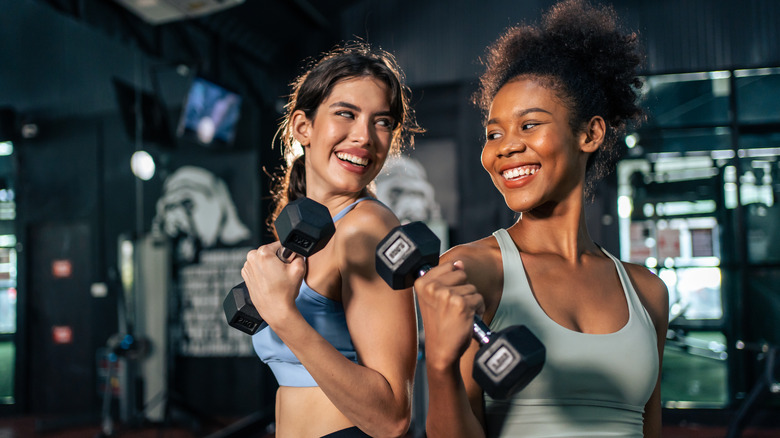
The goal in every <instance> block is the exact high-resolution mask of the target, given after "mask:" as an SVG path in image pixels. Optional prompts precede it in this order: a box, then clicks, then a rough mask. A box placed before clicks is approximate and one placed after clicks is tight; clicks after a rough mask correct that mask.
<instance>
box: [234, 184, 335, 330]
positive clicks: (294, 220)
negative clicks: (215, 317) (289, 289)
mask: <svg viewBox="0 0 780 438" xmlns="http://www.w3.org/2000/svg"><path fill="white" fill-rule="evenodd" d="M274 227H275V228H276V234H277V236H278V237H279V241H280V242H281V244H282V246H281V249H282V250H283V251H281V252H277V254H276V255H277V256H278V257H279V259H281V260H282V261H283V262H285V263H287V262H288V261H289V260H290V258H291V257H290V256H292V254H293V253H297V254H300V255H302V256H304V257H308V256H310V255H312V254H314V253H316V252H317V251H319V250H321V249H322V248H324V247H325V246H326V245H327V244H328V241H329V240H330V238H331V237H333V234H334V233H335V232H336V227H335V225H334V224H333V218H331V216H330V211H328V208H327V207H325V206H324V205H322V204H320V203H318V202H316V201H313V200H311V199H309V198H299V199H296V200H295V201H292V202H290V203H289V204H287V205H286V206H285V207H284V209H282V211H281V212H280V213H279V216H278V217H277V218H276V221H274ZM222 308H223V310H224V311H225V318H226V319H227V321H228V324H229V325H230V326H231V327H234V328H236V329H238V330H241V331H242V332H244V333H247V334H250V335H253V334H255V333H257V331H258V330H260V328H261V327H262V324H263V319H262V318H261V317H260V314H259V313H258V312H257V309H256V308H255V307H254V305H253V304H252V300H251V299H250V298H249V290H248V289H247V287H246V283H244V282H241V283H240V284H238V285H236V286H235V287H233V289H231V290H230V292H228V294H227V297H225V300H224V301H223V302H222Z"/></svg>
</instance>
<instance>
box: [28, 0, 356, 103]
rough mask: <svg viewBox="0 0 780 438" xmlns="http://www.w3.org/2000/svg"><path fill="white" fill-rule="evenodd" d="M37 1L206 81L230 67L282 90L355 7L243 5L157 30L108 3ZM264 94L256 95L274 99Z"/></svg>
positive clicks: (279, 0)
mask: <svg viewBox="0 0 780 438" xmlns="http://www.w3.org/2000/svg"><path fill="white" fill-rule="evenodd" d="M38 1H40V2H41V3H44V4H46V5H48V6H50V7H52V8H54V9H55V10H57V11H59V12H60V13H63V14H65V15H68V16H70V17H72V18H74V19H76V20H77V21H80V22H84V23H86V24H87V25H89V26H91V27H94V28H97V29H99V30H100V31H101V32H104V33H106V34H108V35H110V36H112V37H115V38H118V39H120V40H122V41H124V42H126V43H128V44H132V45H135V46H138V47H139V48H140V49H141V50H142V51H143V52H145V53H146V54H147V55H149V56H151V57H153V58H157V59H160V60H163V61H165V62H170V63H177V64H184V65H187V66H190V67H194V68H197V69H198V70H199V71H200V72H202V73H204V74H207V75H209V76H211V77H219V76H220V75H221V72H220V69H223V68H225V66H229V67H227V68H230V69H232V70H237V71H239V72H243V73H239V74H243V76H244V78H243V79H246V78H257V77H266V78H268V76H269V75H270V76H271V79H272V80H271V82H276V81H282V83H286V81H287V80H288V79H289V77H291V76H292V72H293V71H294V69H295V68H296V67H297V66H298V65H299V64H300V62H301V60H302V59H305V58H307V57H309V56H313V55H315V54H317V53H320V52H322V51H324V50H327V49H328V48H330V47H332V46H333V45H334V44H336V43H337V42H338V41H339V36H340V33H339V32H340V24H341V23H340V19H341V18H340V17H341V16H342V13H343V12H344V11H345V10H346V9H347V8H349V7H351V6H353V5H355V4H357V3H360V2H361V1H362V0H319V1H314V0H311V1H310V0H246V1H245V2H244V3H242V4H240V5H238V6H234V7H231V8H228V9H225V10H223V11H219V12H215V13H212V14H209V15H204V16H201V17H197V18H191V19H183V20H176V21H171V22H167V23H163V24H157V25H153V24H150V23H148V22H145V21H144V20H143V19H142V18H141V17H139V16H138V15H136V14H135V13H134V12H133V11H131V10H130V9H127V8H126V7H125V6H123V5H121V4H120V3H118V2H116V1H114V0H38ZM259 82H262V81H259ZM266 82H267V81H266ZM256 86H257V87H259V88H262V87H263V85H262V84H257V85H256ZM266 91H269V93H265V92H263V90H258V93H259V94H266V95H267V94H271V95H273V94H274V93H273V92H272V91H270V90H266Z"/></svg>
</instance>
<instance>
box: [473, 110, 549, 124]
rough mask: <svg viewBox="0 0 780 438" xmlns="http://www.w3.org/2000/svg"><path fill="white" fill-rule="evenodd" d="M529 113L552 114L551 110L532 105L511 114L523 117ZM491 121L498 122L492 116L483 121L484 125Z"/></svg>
mask: <svg viewBox="0 0 780 438" xmlns="http://www.w3.org/2000/svg"><path fill="white" fill-rule="evenodd" d="M530 113H547V114H552V113H551V112H549V111H547V110H546V109H542V108H537V107H533V108H526V109H524V110H520V111H516V112H515V113H514V114H512V116H513V117H514V118H520V117H523V116H525V115H527V114H530ZM493 123H498V119H497V118H492V119H490V120H488V121H487V122H486V123H485V125H491V124H493Z"/></svg>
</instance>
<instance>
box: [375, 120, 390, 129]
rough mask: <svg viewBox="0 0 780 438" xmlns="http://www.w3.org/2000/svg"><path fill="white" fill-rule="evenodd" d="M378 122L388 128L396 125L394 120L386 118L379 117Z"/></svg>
mask: <svg viewBox="0 0 780 438" xmlns="http://www.w3.org/2000/svg"><path fill="white" fill-rule="evenodd" d="M376 124H377V125H379V126H381V127H383V128H387V129H393V127H394V126H395V122H394V121H393V120H391V119H385V118H383V119H378V120H377V121H376Z"/></svg>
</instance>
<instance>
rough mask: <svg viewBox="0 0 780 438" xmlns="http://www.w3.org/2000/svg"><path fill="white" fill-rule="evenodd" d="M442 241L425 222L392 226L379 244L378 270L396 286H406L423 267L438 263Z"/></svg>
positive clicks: (409, 284) (428, 267) (417, 275)
mask: <svg viewBox="0 0 780 438" xmlns="http://www.w3.org/2000/svg"><path fill="white" fill-rule="evenodd" d="M440 250H441V240H439V238H438V237H437V236H436V234H434V232H433V231H431V229H430V228H428V226H427V225H425V224H424V223H423V222H419V221H417V222H411V223H408V224H406V225H400V226H397V227H395V228H393V230H392V231H390V233H389V234H388V235H387V236H385V238H384V239H382V241H380V242H379V244H378V245H377V254H376V272H377V273H378V274H379V276H380V277H382V279H383V280H385V282H386V283H387V284H388V285H390V287H392V288H393V289H406V288H409V287H412V285H414V280H416V279H417V277H419V276H420V275H422V272H420V271H421V270H427V269H430V268H431V267H433V266H436V265H438V264H439V251H440Z"/></svg>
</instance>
